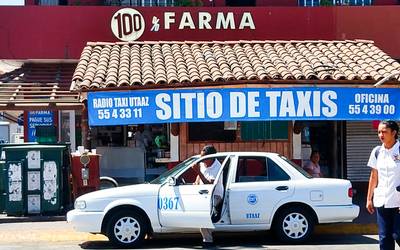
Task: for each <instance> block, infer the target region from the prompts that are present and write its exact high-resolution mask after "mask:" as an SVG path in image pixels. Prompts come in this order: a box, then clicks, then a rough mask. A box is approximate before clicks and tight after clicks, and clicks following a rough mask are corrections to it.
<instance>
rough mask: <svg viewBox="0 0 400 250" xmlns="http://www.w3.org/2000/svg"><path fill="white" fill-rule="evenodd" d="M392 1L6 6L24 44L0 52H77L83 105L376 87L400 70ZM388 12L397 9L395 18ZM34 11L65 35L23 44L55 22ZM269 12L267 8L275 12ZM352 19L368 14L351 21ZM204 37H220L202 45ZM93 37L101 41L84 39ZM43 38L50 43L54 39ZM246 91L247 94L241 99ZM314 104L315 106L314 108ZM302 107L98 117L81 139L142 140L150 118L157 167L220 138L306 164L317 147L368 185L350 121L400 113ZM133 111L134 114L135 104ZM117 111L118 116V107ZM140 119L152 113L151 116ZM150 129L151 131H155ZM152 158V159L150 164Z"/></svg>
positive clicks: (7, 19)
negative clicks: (118, 96) (148, 96)
mask: <svg viewBox="0 0 400 250" xmlns="http://www.w3.org/2000/svg"><path fill="white" fill-rule="evenodd" d="M385 8H386V7H380V8H376V11H375V10H374V11H372V12H366V11H364V9H363V8H361V7H360V8H358V7H357V8H352V10H351V11H350V9H348V8H340V7H332V8H315V9H311V10H310V9H303V8H290V7H286V8H241V9H235V8H198V9H197V8H194V9H185V8H122V9H121V8H116V7H103V8H101V7H69V8H67V9H65V8H59V7H51V8H50V7H48V8H45V7H43V8H35V7H24V8H21V9H19V10H18V9H16V8H11V7H7V8H4V9H1V11H2V13H3V12H4V13H3V14H4V15H1V16H2V17H1V20H2V21H4V23H5V24H6V25H8V26H9V27H13V30H14V31H15V33H18V32H17V31H21V32H20V36H22V37H19V38H18V39H17V38H16V37H10V39H11V41H15V43H11V45H10V44H8V45H7V44H5V43H0V48H4V49H0V51H2V52H0V53H1V54H0V57H1V58H15V57H17V58H21V59H23V58H49V59H61V58H75V59H78V58H79V62H78V65H77V68H76V71H75V73H74V76H73V78H72V85H71V90H72V91H73V92H75V93H80V95H81V99H82V100H84V99H86V98H87V95H88V93H89V95H90V94H91V93H93V94H97V93H100V92H103V91H104V93H108V92H110V91H117V92H127V91H132V92H133V93H136V92H137V93H140V92H141V91H156V92H161V91H164V90H165V91H167V90H168V91H186V90H193V89H194V90H196V91H200V92H202V91H210V90H213V89H217V90H218V91H217V92H219V91H223V90H225V89H236V90H244V91H248V90H250V89H256V90H257V91H265V90H268V89H280V88H287V89H288V91H292V89H294V88H295V87H298V88H311V90H310V91H314V90H316V89H318V88H327V87H333V88H341V87H344V88H349V89H352V90H354V89H357V88H366V89H368V88H371V87H372V85H373V84H374V83H376V82H377V81H378V80H379V79H382V78H383V77H385V76H387V75H389V74H391V73H393V72H394V71H398V70H399V64H398V63H397V62H396V61H395V60H394V59H392V58H393V57H394V58H400V49H399V48H398V47H396V46H393V44H396V42H395V41H396V39H398V40H400V37H397V36H396V34H399V32H397V30H396V29H398V27H400V26H399V25H396V22H398V19H397V18H394V16H396V15H395V13H397V12H400V8H399V7H397V6H395V7H394V6H391V7H387V9H385ZM50 9H51V11H50ZM383 9H385V10H383ZM388 11H389V12H390V13H393V18H392V17H391V16H392V15H389V14H388ZM33 12H35V13H36V14H35V15H37V13H38V12H40V13H42V14H43V15H42V16H44V17H46V16H47V17H49V18H50V17H51V16H53V18H55V17H54V16H57V18H56V19H57V20H58V21H57V22H55V23H56V24H57V25H58V26H56V25H55V26H52V25H50V27H48V28H47V29H46V30H43V29H40V30H39V33H38V34H35V36H39V37H45V34H48V33H50V32H53V33H52V34H55V35H51V36H46V37H45V38H39V39H36V40H32V42H31V43H32V44H31V46H32V47H35V50H30V49H28V48H26V47H25V45H23V44H21V42H20V41H21V40H24V36H26V37H27V38H31V37H34V35H33V34H30V31H29V30H26V27H27V25H28V23H31V24H33V25H36V26H41V24H43V23H44V22H46V21H45V19H46V18H29V15H28V14H29V13H33ZM83 13H85V14H83ZM265 13H269V14H268V15H267V16H265ZM13 14H14V15H15V14H18V16H20V18H19V20H17V19H15V18H13V17H12V16H13ZM354 15H357V16H358V17H359V18H358V19H357V20H354V21H352V22H347V21H346V20H350V19H351V17H352V16H354ZM377 15H378V16H379V15H382V16H383V15H385V17H386V19H385V22H382V23H381V24H379V23H377V24H376V27H375V26H374V27H368V28H366V26H365V25H361V24H360V23H358V22H363V20H364V21H366V20H369V19H370V18H372V17H375V16H377ZM73 16H76V17H78V16H79V18H73ZM67 17H68V18H67ZM327 17H331V18H327ZM62 20H69V21H68V23H67V22H65V21H62ZM360 20H361V21H360ZM376 20H380V19H376ZM71 22H72V23H71ZM74 22H76V23H74ZM388 23H389V24H391V25H388ZM356 27H357V28H356ZM363 27H365V29H364V28H363ZM383 27H384V29H385V30H386V31H387V32H384V33H385V34H388V33H389V34H394V35H392V36H390V37H389V36H386V37H385V36H381V34H382V32H381V31H382V28H383ZM13 33H14V32H13ZM42 35H43V36H42ZM11 36H13V35H11ZM21 38H22V39H21ZM356 38H362V39H368V40H374V41H375V43H373V42H371V41H366V40H354V39H356ZM309 39H321V40H309ZM322 39H323V40H322ZM345 39H353V40H347V41H346V40H345ZM205 40H206V41H216V42H199V41H205ZM87 41H94V43H88V44H86V42H87ZM96 41H99V42H97V43H96ZM145 41H147V42H145ZM158 41H173V42H158ZM183 41H186V42H183ZM196 41H197V42H196ZM230 41H231V42H230ZM44 43H46V44H49V45H50V46H44V45H43V44H44ZM85 44H86V45H85ZM378 47H379V48H378ZM380 49H383V50H384V51H385V52H386V53H388V54H386V53H384V52H382V51H381V50H380ZM81 52H82V53H81ZM389 55H390V56H389ZM157 58H158V59H159V60H158V59H157ZM157 60H158V61H157ZM388 83H389V85H387V86H388V89H397V87H398V85H396V84H397V83H398V80H397V79H396V77H393V78H392V79H389V81H388ZM385 87H386V85H385ZM378 89H379V88H378ZM378 89H375V90H378ZM385 89H386V88H385ZM375 90H371V91H372V92H371V93H372V94H373V93H375V92H374V91H375ZM279 91H285V90H283V89H280V90H279ZM301 91H302V95H308V94H306V93H308V92H307V91H306V90H305V89H301ZM368 91H369V90H368ZM368 91H367V92H368ZM368 93H369V92H368ZM394 95H396V94H394ZM241 96H242V95H238V97H237V98H238V100H241V99H240V98H242V97H241ZM294 96H297V94H295V95H294ZM185 98H186V99H184V100H181V102H183V103H184V104H185V103H189V102H190V100H192V99H190V98H192V97H185ZM245 98H248V95H245ZM279 98H281V97H279ZM307 98H309V99H307ZM172 99H173V98H172ZM353 99H354V96H353ZM394 99H395V98H394ZM303 100H306V101H305V103H307V102H309V101H310V100H313V99H312V98H311V97H308V96H303ZM391 100H393V98H390V101H389V103H386V104H387V105H389V106H390V105H394V104H392V103H391ZM134 102H136V101H134ZM295 102H296V101H295ZM250 103H254V100H253V102H250ZM311 103H312V101H311ZM363 104H365V103H354V104H349V105H363ZM372 104H373V105H375V104H377V105H378V106H380V105H381V104H382V105H383V106H381V109H382V110H383V109H384V105H386V104H385V103H375V102H373V103H372ZM122 105H123V104H122ZM151 105H154V103H152V104H151ZM287 105H291V104H287ZM100 106H101V105H100ZM223 106H224V107H225V106H226V105H225V104H224V105H223ZM238 107H240V110H239V108H238V110H236V112H237V113H240V112H243V111H242V106H240V105H238ZM88 108H89V112H88V114H89V116H90V115H91V113H90V112H91V111H90V109H91V108H93V107H91V106H90V105H88ZM174 108H175V107H173V108H171V110H173V109H174ZM184 108H185V106H182V107H181V109H184ZM309 108H310V109H311V110H314V106H310V107H309ZM249 109H250V108H249V107H246V108H244V110H245V111H246V115H249V114H247V113H248V112H249ZM303 109H304V110H303V111H302V112H303V113H302V114H301V115H298V114H297V113H296V114H294V115H293V114H292V113H288V115H287V117H285V118H284V119H277V117H271V116H268V117H262V116H260V118H257V119H255V118H254V117H252V116H250V117H247V116H243V117H246V119H247V118H248V120H246V119H245V120H243V117H242V116H240V115H243V114H240V115H238V116H237V117H230V118H229V119H228V118H227V117H221V118H220V117H218V119H216V118H213V119H205V118H201V116H200V118H199V119H197V120H196V121H193V118H188V119H186V120H176V119H171V117H170V118H166V119H164V122H163V123H162V122H160V120H158V121H154V120H150V121H147V120H146V121H138V120H133V121H132V120H131V121H129V123H118V122H114V123H112V124H95V123H93V124H91V125H92V127H91V129H90V130H88V131H86V132H87V134H86V135H84V136H83V138H89V139H90V140H89V141H90V142H91V147H96V148H97V147H112V146H113V147H115V146H118V147H133V146H135V147H136V146H137V144H136V142H133V141H134V140H133V138H134V133H135V132H136V130H138V125H139V124H146V125H151V127H152V128H151V130H152V132H155V134H156V136H159V135H161V136H163V137H165V138H163V139H160V138H159V145H161V146H157V147H158V148H157V149H158V150H156V152H153V153H154V159H153V160H152V161H153V163H154V164H153V165H154V166H166V164H167V163H169V162H172V163H174V162H178V161H182V160H184V159H185V158H187V157H188V156H191V155H193V154H197V153H199V151H200V149H201V148H202V146H204V145H205V144H214V145H215V146H216V147H217V149H218V150H219V151H236V150H238V151H272V152H277V153H280V154H282V155H285V156H287V157H288V158H290V159H294V160H297V161H301V160H302V159H307V157H308V154H309V152H310V150H311V148H316V149H318V150H320V151H321V152H323V158H322V163H323V165H324V166H323V167H325V168H324V170H323V171H325V173H327V176H332V177H341V178H350V179H352V178H354V180H357V181H365V176H361V177H360V176H357V174H355V175H354V174H353V173H354V172H357V171H358V170H357V168H358V166H356V165H354V164H353V163H351V162H350V159H353V158H352V157H353V156H350V154H353V153H354V152H355V150H354V147H353V148H351V147H348V145H353V144H352V143H354V140H353V139H352V136H356V135H357V125H356V126H355V128H354V129H352V128H353V125H352V123H350V122H347V121H351V120H363V121H364V122H363V123H362V125H363V126H365V128H366V129H367V128H368V124H370V125H371V131H373V127H372V120H378V119H381V118H384V117H385V118H387V117H392V118H395V119H398V116H396V115H397V113H396V112H394V113H392V114H389V113H386V114H384V115H383V111H382V115H383V116H379V115H375V114H373V115H372V114H371V115H370V116H368V117H354V116H342V117H334V118H332V119H328V118H326V117H325V118H324V117H314V116H307V112H308V108H304V107H303ZM348 109H349V108H347V110H348ZM138 110H139V109H138ZM256 110H257V108H256ZM131 111H132V112H135V111H133V108H132V110H131ZM136 112H139V111H136ZM171 112H172V111H171ZM254 112H255V111H254ZM277 112H278V111H277ZM288 112H289V111H288ZM290 112H291V111H290ZM353 112H355V111H353ZM261 113H262V112H261ZM97 114H98V113H97ZM103 115H105V114H103ZM109 115H110V116H112V113H110V114H109ZM137 115H139V114H137ZM142 116H143V117H144V116H149V114H148V113H143V114H142ZM150 116H153V115H150ZM191 119H192V120H191ZM299 121H301V122H299ZM90 122H91V118H90V117H89V124H90ZM160 124H161V125H160ZM107 125H108V126H107ZM117 125H118V126H117ZM98 126H104V127H98ZM146 130H149V127H145V131H146ZM153 139H155V138H153ZM164 141H167V143H166V144H168V148H165V147H166V145H162V144H163V142H164ZM355 143H357V140H356V141H355ZM373 143H375V142H373ZM373 143H372V142H371V144H373ZM354 145H356V144H354ZM373 145H374V144H373ZM371 147H372V145H371ZM146 157H148V156H146ZM145 161H147V162H149V161H148V159H146V160H145ZM356 161H359V158H356ZM144 164H146V163H144ZM352 164H353V165H352Z"/></svg>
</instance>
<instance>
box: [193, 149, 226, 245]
mask: <svg viewBox="0 0 400 250" xmlns="http://www.w3.org/2000/svg"><path fill="white" fill-rule="evenodd" d="M215 153H217V150H216V149H215V148H214V146H212V145H207V146H205V147H204V148H203V149H202V151H201V156H204V155H209V154H215ZM192 168H193V170H194V171H195V172H196V173H197V177H196V181H195V182H194V184H195V185H200V184H213V183H214V181H215V179H216V178H217V175H218V173H219V171H220V169H221V163H220V162H219V161H218V160H217V159H213V158H211V159H208V160H204V161H202V162H200V163H199V164H196V165H193V166H192ZM221 177H222V176H221ZM223 196H224V187H223V184H222V178H219V179H218V183H217V185H216V186H215V190H214V192H213V206H214V207H213V210H215V208H216V207H218V206H219V205H220V204H221V202H222V197H223ZM200 233H201V235H202V236H203V246H204V247H205V248H208V247H211V246H212V245H213V241H214V239H213V236H212V230H211V229H208V228H200Z"/></svg>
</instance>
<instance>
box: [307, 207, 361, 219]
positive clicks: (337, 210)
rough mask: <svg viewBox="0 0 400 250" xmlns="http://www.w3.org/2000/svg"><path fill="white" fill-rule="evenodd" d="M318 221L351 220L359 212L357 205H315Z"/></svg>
mask: <svg viewBox="0 0 400 250" xmlns="http://www.w3.org/2000/svg"><path fill="white" fill-rule="evenodd" d="M314 209H315V212H316V213H317V216H318V221H319V223H335V222H352V221H353V220H354V219H355V218H357V216H358V214H359V213H360V207H359V206H357V205H343V206H336V205H335V206H316V207H314Z"/></svg>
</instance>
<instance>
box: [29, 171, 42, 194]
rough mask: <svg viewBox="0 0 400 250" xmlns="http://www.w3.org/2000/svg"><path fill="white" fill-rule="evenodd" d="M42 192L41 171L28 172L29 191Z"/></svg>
mask: <svg viewBox="0 0 400 250" xmlns="http://www.w3.org/2000/svg"><path fill="white" fill-rule="evenodd" d="M34 190H40V171H29V172H28V191H34Z"/></svg>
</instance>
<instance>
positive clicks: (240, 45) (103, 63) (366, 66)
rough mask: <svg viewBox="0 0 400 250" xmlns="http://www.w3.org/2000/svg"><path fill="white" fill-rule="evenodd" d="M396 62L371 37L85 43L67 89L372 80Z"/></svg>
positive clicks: (398, 69)
mask: <svg viewBox="0 0 400 250" xmlns="http://www.w3.org/2000/svg"><path fill="white" fill-rule="evenodd" d="M394 72H400V64H399V63H398V62H397V61H395V60H394V59H392V58H391V57H390V56H388V55H387V54H385V53H384V52H383V51H381V50H380V49H379V48H378V47H376V46H375V45H374V43H373V42H371V41H366V40H351V41H350V40H346V41H322V40H317V41H226V42H216V41H214V42H136V43H101V42H98V43H93V42H90V43H87V46H86V47H85V48H84V49H83V51H82V54H81V58H80V61H79V63H78V65H77V67H76V70H75V73H74V75H73V79H72V86H71V89H72V90H82V89H94V88H108V87H119V86H132V85H148V84H175V83H197V82H217V83H221V84H226V83H227V84H229V83H234V82H235V81H243V80H261V81H268V80H320V81H324V80H375V81H378V80H380V79H382V78H384V77H386V76H388V75H390V74H393V73H394Z"/></svg>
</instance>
